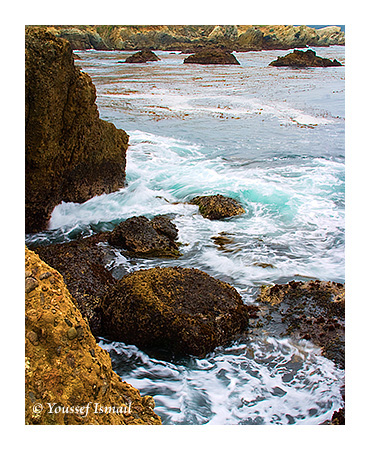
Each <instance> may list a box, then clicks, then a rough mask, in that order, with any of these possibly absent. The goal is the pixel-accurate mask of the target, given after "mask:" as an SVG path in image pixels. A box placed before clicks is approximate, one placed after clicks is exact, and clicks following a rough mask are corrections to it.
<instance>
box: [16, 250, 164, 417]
mask: <svg viewBox="0 0 370 450" xmlns="http://www.w3.org/2000/svg"><path fill="white" fill-rule="evenodd" d="M25 270H26V272H25V275H26V279H25V293H26V304H25V315H26V318H25V332H26V342H25V357H26V361H25V383H26V388H25V407H26V410H25V420H26V424H112V425H120V424H122V425H124V424H139V425H141V424H153V425H155V424H160V423H161V420H160V418H159V416H158V415H157V414H155V413H154V411H153V408H154V400H153V398H152V397H149V396H145V397H141V395H140V393H139V391H138V390H137V389H135V388H134V387H132V386H131V385H129V384H127V383H125V382H123V381H121V379H120V377H119V376H118V375H117V374H116V373H115V372H114V371H113V370H112V366H111V360H110V357H109V354H108V353H107V352H106V351H105V350H103V349H101V348H100V347H99V346H98V345H97V344H96V341H95V338H94V337H93V335H92V334H91V331H90V328H89V326H88V324H87V323H86V321H85V320H84V319H83V318H82V316H81V313H80V312H79V310H78V309H77V308H76V306H75V302H74V299H73V298H72V296H71V294H70V293H69V292H68V290H67V288H66V286H65V284H64V281H63V277H62V276H61V275H60V274H59V272H57V271H56V270H54V269H53V268H51V267H50V266H48V265H47V264H46V263H44V262H43V261H42V260H41V259H40V258H39V257H38V256H37V255H36V254H35V253H34V252H32V251H30V250H28V249H27V248H26V253H25Z"/></svg>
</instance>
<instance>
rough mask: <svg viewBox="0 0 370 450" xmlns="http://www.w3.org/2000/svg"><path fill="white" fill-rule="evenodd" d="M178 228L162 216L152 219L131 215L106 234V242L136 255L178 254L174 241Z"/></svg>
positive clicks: (171, 255)
mask: <svg viewBox="0 0 370 450" xmlns="http://www.w3.org/2000/svg"><path fill="white" fill-rule="evenodd" d="M177 233H178V230H177V228H176V226H175V225H174V224H173V223H172V222H171V221H170V219H168V218H167V217H164V216H155V217H154V218H153V219H152V220H149V219H147V218H146V217H144V216H139V217H131V218H129V219H127V220H125V221H124V222H121V223H120V224H119V225H117V226H116V228H115V229H114V230H113V231H112V232H111V233H110V234H109V235H108V242H109V243H110V244H111V245H113V246H115V247H118V248H123V249H125V250H127V251H129V252H130V253H131V254H133V255H137V256H167V257H177V256H180V252H179V247H178V244H177V243H176V242H175V239H176V238H177Z"/></svg>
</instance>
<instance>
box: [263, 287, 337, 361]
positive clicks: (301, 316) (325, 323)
mask: <svg viewBox="0 0 370 450" xmlns="http://www.w3.org/2000/svg"><path fill="white" fill-rule="evenodd" d="M344 295H345V288H344V285H343V284H341V283H335V282H329V281H319V280H316V281H309V282H302V281H291V282H289V283H288V284H276V285H274V286H263V287H262V288H261V292H260V295H259V297H258V299H257V300H258V301H260V302H261V305H263V306H262V308H263V309H267V311H265V312H267V313H268V314H264V316H263V317H262V318H261V321H262V326H263V327H265V328H266V329H267V330H269V332H270V333H271V334H277V335H279V336H295V337H297V338H300V339H307V340H310V341H312V342H313V343H314V344H316V345H318V346H320V347H322V349H323V354H324V356H326V357H327V358H330V359H332V360H334V361H335V362H336V363H337V364H338V365H339V366H340V367H344V361H345V359H344V344H345V341H344V328H345V322H344V320H345V300H344Z"/></svg>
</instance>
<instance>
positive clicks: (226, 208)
mask: <svg viewBox="0 0 370 450" xmlns="http://www.w3.org/2000/svg"><path fill="white" fill-rule="evenodd" d="M190 203H191V204H192V205H198V206H199V212H200V214H202V216H203V217H205V218H206V219H210V220H219V219H224V218H226V217H232V216H238V215H240V214H244V213H245V209H244V208H243V207H242V206H241V205H240V204H239V203H238V202H237V201H236V200H234V199H233V198H230V197H225V196H223V195H220V194H217V195H208V196H199V197H195V198H193V199H192V200H191V201H190Z"/></svg>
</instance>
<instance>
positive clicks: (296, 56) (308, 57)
mask: <svg viewBox="0 0 370 450" xmlns="http://www.w3.org/2000/svg"><path fill="white" fill-rule="evenodd" d="M269 65H270V66H275V67H283V66H288V67H297V68H299V67H333V66H341V65H342V64H341V63H340V62H339V61H337V60H336V59H334V60H331V59H328V58H321V57H320V56H316V52H314V51H313V50H307V51H305V52H304V51H301V50H294V51H293V52H292V53H288V54H287V55H285V56H279V57H278V59H276V60H275V61H272V62H271V63H270V64H269Z"/></svg>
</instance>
